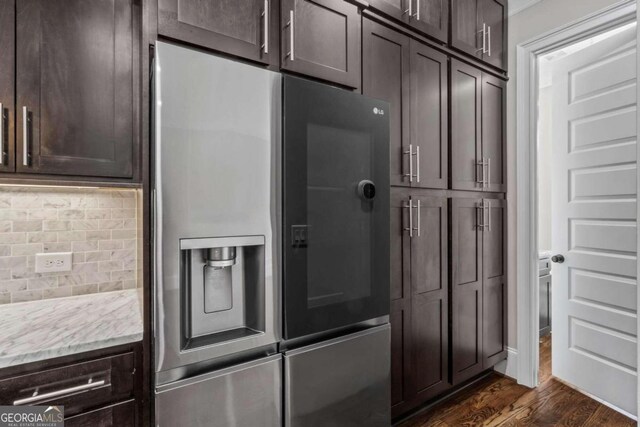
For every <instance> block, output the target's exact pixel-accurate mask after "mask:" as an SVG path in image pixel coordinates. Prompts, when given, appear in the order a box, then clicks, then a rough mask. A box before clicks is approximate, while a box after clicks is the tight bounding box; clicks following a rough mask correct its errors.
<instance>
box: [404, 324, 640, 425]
mask: <svg viewBox="0 0 640 427" xmlns="http://www.w3.org/2000/svg"><path fill="white" fill-rule="evenodd" d="M635 425H636V423H635V422H634V421H633V420H631V419H629V418H627V417H625V416H624V415H622V414H620V413H618V412H616V411H614V410H613V409H610V408H608V407H606V406H604V405H602V404H600V403H599V402H597V401H595V400H593V399H591V398H589V397H587V396H585V395H583V394H581V393H580V392H578V391H576V390H574V389H572V388H571V387H569V386H567V385H565V384H563V383H561V382H560V381H558V380H556V379H554V378H553V377H552V376H551V337H550V336H548V337H545V338H543V339H542V340H541V343H540V385H539V386H538V388H536V389H529V388H527V387H524V386H521V385H518V384H517V383H516V382H515V381H513V380H512V379H509V378H506V377H502V376H500V375H498V374H492V375H491V376H489V377H487V378H485V379H483V380H482V381H480V382H479V383H477V384H475V385H474V386H473V387H471V388H469V389H467V390H465V391H464V392H462V393H461V394H460V395H458V396H456V397H455V398H454V399H452V400H449V401H447V402H444V403H442V404H441V405H438V406H436V407H435V408H433V409H432V410H430V411H429V412H427V413H422V414H418V415H417V416H415V417H413V418H411V419H409V420H407V421H405V422H404V423H402V424H401V425H400V427H425V426H437V427H458V426H593V427H596V426H597V427H601V426H607V427H613V426H635Z"/></svg>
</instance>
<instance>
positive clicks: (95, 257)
mask: <svg viewBox="0 0 640 427" xmlns="http://www.w3.org/2000/svg"><path fill="white" fill-rule="evenodd" d="M85 259H86V261H87V262H94V261H108V260H109V259H111V252H110V251H96V252H86V254H85Z"/></svg>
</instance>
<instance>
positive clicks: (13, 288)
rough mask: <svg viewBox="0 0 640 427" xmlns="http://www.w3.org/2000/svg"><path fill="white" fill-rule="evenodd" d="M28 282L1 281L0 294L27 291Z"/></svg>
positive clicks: (23, 280) (21, 280) (22, 280)
mask: <svg viewBox="0 0 640 427" xmlns="http://www.w3.org/2000/svg"><path fill="white" fill-rule="evenodd" d="M27 283H28V281H27V280H25V279H20V280H0V292H11V293H13V292H18V291H26V290H27Z"/></svg>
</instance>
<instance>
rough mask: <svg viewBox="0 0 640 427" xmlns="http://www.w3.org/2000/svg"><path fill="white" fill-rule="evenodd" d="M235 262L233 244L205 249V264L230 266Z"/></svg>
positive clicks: (222, 266) (217, 266)
mask: <svg viewBox="0 0 640 427" xmlns="http://www.w3.org/2000/svg"><path fill="white" fill-rule="evenodd" d="M235 263H236V248H235V246H226V247H220V248H209V249H207V265H208V266H210V267H213V268H224V267H230V266H232V265H234V264H235Z"/></svg>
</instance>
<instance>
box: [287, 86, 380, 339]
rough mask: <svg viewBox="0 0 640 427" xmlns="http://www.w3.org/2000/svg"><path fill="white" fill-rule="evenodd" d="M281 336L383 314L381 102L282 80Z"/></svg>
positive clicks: (354, 94)
mask: <svg viewBox="0 0 640 427" xmlns="http://www.w3.org/2000/svg"><path fill="white" fill-rule="evenodd" d="M283 139H284V148H283V152H284V178H283V179H284V211H283V212H284V230H283V236H284V238H283V245H284V246H283V256H284V288H285V290H284V305H285V324H284V325H285V338H286V339H291V338H296V337H301V336H304V335H309V334H313V333H317V332H323V331H327V330H330V329H334V328H339V327H343V326H348V325H352V324H355V323H358V322H362V321H365V320H369V319H374V318H377V317H380V316H385V315H387V314H389V286H390V284H389V277H390V266H389V259H390V257H389V235H390V233H389V106H388V104H387V103H385V102H383V101H378V100H374V99H371V98H367V97H365V96H362V95H360V94H357V93H353V92H349V91H345V90H342V89H337V88H334V87H331V86H328V85H324V84H320V83H316V82H310V81H308V80H304V79H300V78H296V77H292V76H285V77H284V125H283Z"/></svg>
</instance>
